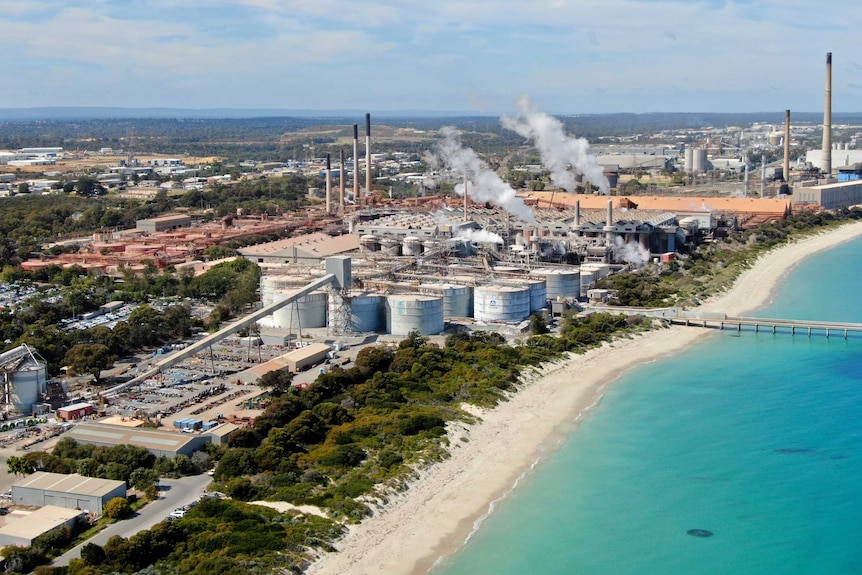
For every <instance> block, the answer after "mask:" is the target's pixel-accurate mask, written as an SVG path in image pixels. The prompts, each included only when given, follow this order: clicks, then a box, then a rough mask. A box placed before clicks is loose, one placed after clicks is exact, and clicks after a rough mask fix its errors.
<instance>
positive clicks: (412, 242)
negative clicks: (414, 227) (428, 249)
mask: <svg viewBox="0 0 862 575" xmlns="http://www.w3.org/2000/svg"><path fill="white" fill-rule="evenodd" d="M401 253H403V254H404V255H405V256H418V255H421V254H422V240H421V239H419V238H418V237H416V236H407V237H406V238H404V243H403V244H402V245H401Z"/></svg>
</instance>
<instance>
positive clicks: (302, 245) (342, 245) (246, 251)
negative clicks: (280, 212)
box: [237, 232, 359, 258]
mask: <svg viewBox="0 0 862 575" xmlns="http://www.w3.org/2000/svg"><path fill="white" fill-rule="evenodd" d="M358 249H359V235H357V234H344V235H342V236H329V235H327V234H324V233H320V232H315V233H313V234H308V235H304V236H296V237H293V238H287V239H284V240H278V241H276V242H268V243H265V244H258V245H256V246H249V247H246V248H241V249H239V250H237V251H238V252H239V253H240V254H242V255H243V256H245V257H264V256H270V257H285V258H289V257H292V256H294V255H297V256H298V257H309V256H310V257H326V256H331V255H336V254H341V253H344V252H349V251H352V250H358ZM294 250H296V252H297V253H296V254H294Z"/></svg>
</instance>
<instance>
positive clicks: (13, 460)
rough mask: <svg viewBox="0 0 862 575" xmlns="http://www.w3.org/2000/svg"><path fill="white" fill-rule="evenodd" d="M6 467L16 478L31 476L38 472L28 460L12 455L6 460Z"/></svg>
mask: <svg viewBox="0 0 862 575" xmlns="http://www.w3.org/2000/svg"><path fill="white" fill-rule="evenodd" d="M6 467H7V469H8V470H9V473H11V474H13V475H15V476H16V477H17V476H21V475H30V474H31V473H33V472H34V471H35V470H36V469H35V468H34V467H33V464H32V463H31V462H30V461H29V460H28V459H26V458H24V457H17V456H15V455H10V456H9V458H8V459H6Z"/></svg>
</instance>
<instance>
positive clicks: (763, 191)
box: [760, 156, 766, 198]
mask: <svg viewBox="0 0 862 575" xmlns="http://www.w3.org/2000/svg"><path fill="white" fill-rule="evenodd" d="M765 196H766V156H760V197H761V198H763V197H765Z"/></svg>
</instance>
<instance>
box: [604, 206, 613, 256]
mask: <svg viewBox="0 0 862 575" xmlns="http://www.w3.org/2000/svg"><path fill="white" fill-rule="evenodd" d="M605 240H606V241H607V242H608V245H609V246H610V245H611V244H612V242H613V241H614V201H613V200H608V217H607V221H606V222H605Z"/></svg>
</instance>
